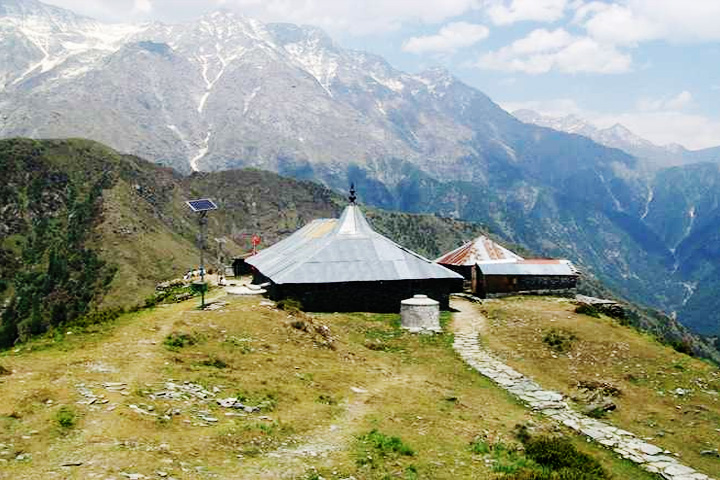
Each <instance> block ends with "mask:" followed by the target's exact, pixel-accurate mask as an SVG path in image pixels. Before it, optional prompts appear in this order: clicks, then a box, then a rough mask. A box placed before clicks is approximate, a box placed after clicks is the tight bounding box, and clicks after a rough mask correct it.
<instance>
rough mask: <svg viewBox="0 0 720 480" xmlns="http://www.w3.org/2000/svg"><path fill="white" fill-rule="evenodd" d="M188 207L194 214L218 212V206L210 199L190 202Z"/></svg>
mask: <svg viewBox="0 0 720 480" xmlns="http://www.w3.org/2000/svg"><path fill="white" fill-rule="evenodd" d="M185 203H187V205H188V206H189V207H190V208H191V209H192V211H193V212H207V211H208V210H217V208H218V207H217V205H215V203H214V202H213V201H212V200H210V199H209V198H201V199H199V200H188V201H187V202H185Z"/></svg>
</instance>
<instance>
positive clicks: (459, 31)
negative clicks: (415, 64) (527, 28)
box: [402, 22, 490, 53]
mask: <svg viewBox="0 0 720 480" xmlns="http://www.w3.org/2000/svg"><path fill="white" fill-rule="evenodd" d="M488 35H490V30H489V29H488V28H487V27H486V26H484V25H478V24H474V23H466V22H454V23H448V24H447V25H445V26H444V27H442V28H441V29H440V31H438V33H437V34H435V35H428V36H424V37H412V38H410V39H408V40H407V41H406V42H404V43H403V46H402V49H403V50H404V51H406V52H412V53H425V52H454V51H456V50H458V49H461V48H465V47H469V46H472V45H475V44H476V43H478V42H480V41H482V40H484V39H486V38H487V37H488Z"/></svg>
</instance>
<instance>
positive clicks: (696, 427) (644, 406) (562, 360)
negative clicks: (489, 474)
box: [482, 297, 720, 475]
mask: <svg viewBox="0 0 720 480" xmlns="http://www.w3.org/2000/svg"><path fill="white" fill-rule="evenodd" d="M482 309H483V311H484V313H485V315H486V317H487V318H488V323H487V325H486V329H485V332H484V333H483V335H482V337H483V340H484V341H485V343H486V345H488V346H489V347H490V348H491V349H492V350H494V351H496V352H498V354H499V355H500V357H501V358H503V360H504V361H505V362H506V363H508V364H509V365H511V366H512V367H514V368H516V369H518V370H519V371H521V372H523V373H526V374H529V375H530V376H531V377H533V378H534V379H536V380H537V381H538V382H539V383H540V384H542V385H545V386H547V387H548V388H551V389H553V390H556V391H560V392H563V393H565V394H566V395H568V396H570V397H571V398H575V399H576V404H577V406H578V407H579V408H583V407H585V406H587V405H588V403H592V402H588V399H589V397H591V396H592V395H593V394H596V396H598V395H599V396H602V395H601V394H602V393H603V392H604V393H610V395H609V397H610V398H611V401H612V402H613V403H615V404H616V405H617V409H616V410H615V411H612V412H609V413H607V414H606V415H605V420H607V421H609V422H610V423H612V424H614V425H615V426H617V427H620V428H622V429H625V430H629V431H632V432H635V433H637V434H638V435H639V436H640V437H643V438H648V439H650V440H651V442H652V443H654V444H656V445H658V446H661V447H664V448H667V449H668V450H671V451H673V452H678V453H679V454H680V458H682V459H683V461H684V462H688V463H689V464H691V465H693V466H695V467H696V468H699V469H700V470H702V471H704V472H705V473H707V474H715V475H717V473H718V472H720V456H718V455H715V454H714V453H713V452H714V449H716V448H717V435H718V433H717V432H718V431H717V429H718V428H720V403H719V402H718V395H719V394H720V371H719V370H718V368H717V367H716V366H711V365H709V364H707V363H705V362H702V361H700V360H696V359H692V358H690V357H688V356H687V355H684V354H682V353H678V352H676V351H674V350H672V349H671V348H670V347H667V346H664V345H661V344H659V343H657V342H656V341H655V340H653V339H652V338H651V337H649V336H648V335H647V334H642V333H638V332H637V331H635V330H633V329H630V328H627V327H623V326H621V325H620V324H619V323H618V322H617V321H616V320H613V319H611V318H608V317H606V316H603V315H601V316H600V317H598V318H595V317H591V316H587V315H581V314H577V313H575V312H574V309H575V306H574V305H573V304H572V303H570V302H569V301H567V300H565V299H554V298H546V299H545V298H530V297H527V298H520V297H517V298H511V299H505V300H503V301H487V302H484V304H483V308H482ZM583 385H584V386H585V387H588V388H582V386H583ZM702 452H706V453H705V454H703V453H702Z"/></svg>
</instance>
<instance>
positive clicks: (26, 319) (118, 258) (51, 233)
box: [0, 139, 480, 346]
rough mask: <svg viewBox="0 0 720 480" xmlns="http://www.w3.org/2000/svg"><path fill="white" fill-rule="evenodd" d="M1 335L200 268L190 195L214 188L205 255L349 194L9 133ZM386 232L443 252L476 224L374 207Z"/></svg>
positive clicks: (19, 334) (28, 330) (3, 192)
mask: <svg viewBox="0 0 720 480" xmlns="http://www.w3.org/2000/svg"><path fill="white" fill-rule="evenodd" d="M0 170H1V171H2V172H3V173H4V175H5V178H4V183H3V185H2V186H0V204H1V205H2V209H1V210H0V234H1V237H0V238H1V241H0V302H2V303H0V305H3V313H2V322H1V324H0V345H2V346H8V345H11V344H12V343H13V342H15V341H16V340H17V339H21V340H26V339H27V338H29V337H30V336H32V335H34V334H37V333H41V332H44V331H46V330H48V329H52V328H55V327H58V326H60V325H62V324H64V323H65V322H67V321H70V320H72V319H74V318H77V317H79V316H82V315H84V314H87V313H88V312H90V311H93V310H94V309H96V308H109V307H128V306H132V305H136V304H141V303H142V302H143V300H144V298H145V297H147V296H148V295H150V294H151V293H152V292H153V291H154V288H155V285H156V283H158V282H160V281H162V280H165V279H169V278H173V277H177V276H180V275H182V274H183V273H184V272H185V271H187V270H188V269H190V268H197V266H198V263H199V260H198V258H199V252H198V249H197V247H196V246H197V241H196V240H197V236H198V226H197V217H195V216H194V215H193V214H192V213H191V212H190V211H189V209H188V208H187V206H186V205H185V204H184V201H185V200H187V199H191V198H198V197H211V198H213V199H214V200H215V201H216V202H217V203H218V205H219V206H220V210H218V211H217V212H213V213H212V214H211V215H210V217H209V218H210V221H209V233H208V242H207V250H208V255H207V264H208V266H209V268H210V269H212V268H214V267H216V266H218V265H219V264H220V258H219V257H220V251H219V245H220V243H218V241H222V242H224V243H223V245H224V258H225V259H226V260H227V259H228V258H231V257H232V256H233V255H236V254H240V253H243V252H247V251H249V249H250V238H251V236H252V234H255V233H258V234H260V235H261V236H262V239H263V244H262V245H261V247H262V246H267V245H271V244H273V243H275V242H276V241H277V240H279V239H280V238H282V237H283V236H286V235H288V234H290V233H292V232H293V231H295V230H297V229H298V228H299V227H300V226H302V225H304V224H306V223H307V222H309V221H310V220H312V219H315V218H319V217H334V216H337V215H338V214H339V212H340V211H341V210H342V207H343V206H344V204H345V202H344V200H343V199H342V198H341V197H339V196H337V195H336V194H334V193H332V192H331V191H330V190H328V189H327V188H324V187H322V186H320V185H317V184H314V183H310V182H300V181H296V180H291V179H287V178H283V177H280V176H278V175H276V174H273V173H269V172H262V171H259V170H239V171H227V172H220V173H213V174H194V175H192V176H189V177H182V176H180V175H179V174H177V173H175V172H173V171H172V170H169V169H166V168H162V167H159V166H157V165H154V164H151V163H148V162H146V161H144V160H141V159H138V158H136V157H133V156H129V155H121V154H119V153H117V152H115V151H113V150H111V149H109V148H107V147H105V146H103V145H100V144H98V143H95V142H89V141H85V140H65V141H34V140H26V139H14V140H4V141H0ZM371 217H372V220H373V221H375V222H377V223H378V225H380V226H381V230H382V231H383V232H384V233H386V234H388V235H390V236H391V237H393V238H396V239H399V240H400V241H401V242H402V243H403V244H404V245H406V246H408V247H410V248H413V249H417V250H418V251H419V252H420V253H422V254H425V255H428V256H430V257H434V256H437V255H439V254H440V253H441V252H442V251H444V250H446V249H449V248H452V247H454V246H455V245H456V244H457V243H461V242H462V241H463V240H466V239H468V238H471V237H472V236H474V235H475V234H476V233H478V232H479V231H480V229H479V227H477V226H473V225H469V224H464V223H461V222H454V221H451V220H444V219H439V218H436V217H434V216H430V215H422V216H411V215H403V214H387V213H385V212H382V211H373V212H372V215H371Z"/></svg>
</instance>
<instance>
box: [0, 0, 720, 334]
mask: <svg viewBox="0 0 720 480" xmlns="http://www.w3.org/2000/svg"><path fill="white" fill-rule="evenodd" d="M0 5H2V6H3V7H2V10H0V30H1V31H2V32H3V35H2V37H1V38H2V40H1V41H2V42H4V43H3V45H2V46H3V48H2V50H1V51H2V52H3V53H2V54H0V55H2V56H0V72H2V78H4V83H3V84H2V86H1V87H0V136H3V137H12V136H30V137H35V138H57V137H76V136H80V137H86V138H91V139H94V140H98V141H102V142H104V143H106V144H108V145H110V146H111V147H114V148H116V149H119V150H120V151H123V152H129V153H132V154H137V155H141V156H143V157H145V158H148V159H150V160H152V161H154V162H156V163H160V164H163V165H168V166H172V167H173V168H175V169H177V170H178V171H180V172H183V173H190V172H192V171H193V170H201V171H217V170H225V169H231V168H235V167H256V168H260V169H264V170H271V171H275V172H279V173H281V174H285V175H290V176H293V177H296V178H300V179H314V180H318V181H321V182H323V183H324V184H325V185H327V186H329V187H331V188H335V189H338V190H341V191H342V190H344V189H346V188H347V186H348V185H349V183H350V182H355V184H356V185H357V187H358V190H359V194H360V197H361V199H362V200H363V201H364V202H366V203H368V204H373V205H376V206H380V207H384V208H391V209H399V210H404V211H409V212H415V213H419V212H424V213H433V214H439V215H441V216H446V217H454V218H462V219H467V220H471V221H476V222H481V223H484V224H487V225H489V226H491V227H492V228H493V230H494V231H496V232H498V233H500V234H502V235H504V237H505V238H507V239H509V240H511V241H513V242H514V243H518V244H522V245H526V246H527V247H528V248H530V249H532V250H534V251H536V252H539V253H542V254H545V255H557V256H566V257H570V258H572V259H573V260H574V261H576V262H577V263H578V264H580V265H581V266H582V267H583V268H584V269H585V270H586V271H588V272H590V273H592V274H593V275H595V276H597V277H598V278H600V279H601V280H602V281H603V282H605V283H606V284H608V285H610V286H611V287H612V288H614V289H615V290H616V291H622V292H624V294H625V295H627V296H628V297H629V298H631V299H633V300H635V301H640V302H643V303H647V304H649V305H653V306H656V307H659V308H663V309H665V310H666V311H668V312H673V311H675V312H677V313H678V315H679V318H680V319H681V320H683V319H684V313H683V308H684V305H686V304H688V302H689V299H688V294H689V292H690V291H689V290H688V289H687V288H686V287H685V285H684V284H685V283H687V280H686V279H685V278H683V277H682V276H681V275H678V274H677V272H678V271H681V270H682V268H681V265H680V266H679V267H678V268H677V269H676V268H675V266H676V264H678V262H680V263H682V261H683V260H684V258H680V257H678V256H677V255H676V252H675V250H674V246H673V245H670V244H667V243H665V241H664V240H663V238H664V237H663V236H662V234H661V232H658V231H655V230H654V229H653V228H654V227H653V226H651V225H650V224H649V223H648V222H645V217H647V216H648V215H649V211H648V208H649V205H650V204H651V203H652V194H651V192H652V191H653V189H652V188H651V181H650V180H649V177H648V174H647V169H646V168H645V166H644V164H643V162H641V161H639V160H637V159H636V158H635V157H633V156H631V155H629V154H627V153H625V152H623V151H621V150H618V149H615V148H607V147H605V146H603V145H600V144H598V143H596V142H594V141H592V140H590V139H588V138H585V137H583V136H580V135H571V134H567V133H564V132H558V131H555V130H552V129H548V128H543V127H539V126H536V125H529V124H527V123H523V122H521V121H519V120H518V119H516V118H515V117H513V116H512V115H510V114H508V113H507V112H505V111H504V110H502V109H501V108H500V107H498V106H497V105H496V104H495V103H493V102H492V101H491V100H490V99H489V98H488V97H487V96H486V95H484V94H483V93H482V92H480V91H478V90H476V89H474V88H472V87H470V86H468V85H465V84H463V83H462V82H460V81H458V80H457V79H455V78H453V77H452V76H451V75H449V74H448V73H447V72H444V71H442V70H430V71H426V72H423V73H420V74H407V73H404V72H400V71H398V70H396V69H394V68H392V67H391V66H390V65H389V64H387V62H385V61H384V60H383V59H382V58H379V57H377V56H373V55H370V54H366V53H363V52H357V51H352V50H346V49H343V48H341V47H340V46H339V45H337V44H336V43H335V42H333V41H332V40H331V39H330V38H329V37H327V36H326V35H325V34H324V33H323V32H322V31H320V30H318V29H316V28H313V27H307V26H295V25H288V24H262V23H261V22H258V21H256V20H253V19H249V18H245V17H242V16H239V15H234V14H230V13H214V14H210V15H207V16H205V17H203V18H201V19H199V20H197V21H195V22H190V23H186V24H180V25H164V24H159V23H152V24H146V25H129V26H128V25H112V26H108V25H102V24H99V23H98V22H95V21H94V20H91V19H87V18H84V17H79V16H77V15H74V14H72V13H71V12H68V11H66V10H58V9H54V8H51V7H48V6H45V5H43V4H42V3H39V2H37V1H34V0H2V3H0ZM703 155H704V156H703V157H702V158H705V157H708V158H712V156H713V153H712V151H709V153H708V152H705V153H703ZM657 206H658V208H659V206H660V205H659V204H658V205H657ZM659 213H660V214H662V212H659ZM687 238H688V239H689V240H688V241H691V240H693V239H695V238H697V237H694V236H692V232H688V237H687ZM698 252H702V249H700V250H698ZM702 314H703V315H706V316H707V319H706V322H705V323H704V324H705V325H711V326H712V325H714V326H712V327H711V328H710V329H709V330H704V331H706V332H710V333H711V332H714V331H716V330H717V328H716V327H717V326H718V325H719V324H720V318H719V317H718V314H717V312H714V311H710V310H707V311H704V312H703V313H702Z"/></svg>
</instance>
